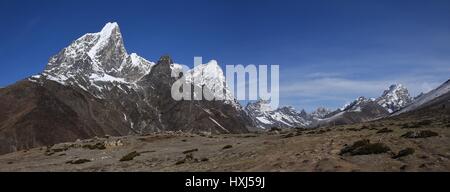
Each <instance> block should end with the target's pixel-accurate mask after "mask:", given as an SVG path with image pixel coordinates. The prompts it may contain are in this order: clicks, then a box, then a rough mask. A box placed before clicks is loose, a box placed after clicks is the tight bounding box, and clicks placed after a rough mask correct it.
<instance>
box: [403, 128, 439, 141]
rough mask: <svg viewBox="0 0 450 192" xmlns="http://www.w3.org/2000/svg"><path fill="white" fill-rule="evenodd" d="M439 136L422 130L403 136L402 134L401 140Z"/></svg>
mask: <svg viewBox="0 0 450 192" xmlns="http://www.w3.org/2000/svg"><path fill="white" fill-rule="evenodd" d="M438 135H439V134H438V133H436V132H433V131H430V130H424V131H418V132H417V131H408V132H406V133H405V134H403V135H402V136H401V137H403V138H410V139H417V138H427V137H436V136H438Z"/></svg>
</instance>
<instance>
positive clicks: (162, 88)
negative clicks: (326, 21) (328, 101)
mask: <svg viewBox="0 0 450 192" xmlns="http://www.w3.org/2000/svg"><path fill="white" fill-rule="evenodd" d="M180 66H181V65H179V64H175V63H174V62H173V61H172V59H171V58H170V57H169V56H163V57H161V59H160V60H159V61H158V62H156V63H154V62H151V61H148V60H146V59H144V58H142V57H140V56H139V55H137V54H135V53H132V54H128V53H127V51H126V49H125V46H124V41H123V39H122V34H121V32H120V28H119V25H118V24H117V23H107V24H106V25H105V26H104V27H103V29H102V30H101V31H100V32H98V33H88V34H86V35H83V36H82V37H80V38H79V39H77V40H75V41H74V42H72V43H71V44H70V45H69V46H68V47H66V48H64V49H63V50H61V51H60V52H59V53H58V54H57V55H55V56H53V57H51V58H50V60H49V62H48V64H47V66H46V68H45V70H44V71H43V72H42V73H41V74H38V75H35V76H32V77H29V78H27V79H24V80H22V81H19V82H17V83H15V84H13V85H10V86H8V87H5V88H2V89H0V114H1V117H0V146H1V147H0V154H2V153H7V152H11V151H16V150H20V149H27V148H30V147H36V146H43V145H52V144H55V143H60V142H66V141H74V140H76V139H85V138H91V137H94V136H104V135H115V136H119V135H127V134H145V133H149V132H160V131H186V132H208V133H245V132H248V129H247V127H248V126H249V125H250V124H249V123H248V122H251V121H250V120H249V117H248V116H247V113H246V112H245V111H244V110H243V109H242V107H241V106H240V105H239V103H238V102H237V101H236V100H234V98H232V96H231V92H230V90H228V87H227V86H226V82H225V80H224V79H225V78H224V75H223V72H222V70H221V68H220V67H219V65H218V64H217V62H216V61H211V62H209V63H207V64H203V65H201V66H198V67H196V68H194V69H191V70H189V71H185V73H184V74H186V75H183V76H180V77H172V73H175V71H177V70H179V69H180ZM193 77H195V79H196V81H195V82H194V83H193V85H192V86H193V87H201V88H204V89H206V90H212V91H210V92H211V93H215V92H216V91H222V92H223V93H225V94H224V95H225V96H226V98H224V100H213V101H206V100H199V101H195V100H194V101H189V100H186V101H185V100H182V101H175V100H174V99H172V97H171V87H172V84H173V83H174V82H175V81H177V80H180V79H181V78H184V80H185V81H190V80H191V79H192V78H193ZM197 80H199V81H198V82H197ZM206 92H208V91H206Z"/></svg>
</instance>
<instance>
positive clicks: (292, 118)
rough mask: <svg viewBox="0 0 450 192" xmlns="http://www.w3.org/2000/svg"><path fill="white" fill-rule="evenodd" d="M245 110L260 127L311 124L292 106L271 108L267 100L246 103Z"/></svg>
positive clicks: (290, 126)
mask: <svg viewBox="0 0 450 192" xmlns="http://www.w3.org/2000/svg"><path fill="white" fill-rule="evenodd" d="M245 111H246V112H247V114H248V115H249V116H250V118H251V119H252V122H253V124H254V125H255V126H256V127H258V128H261V129H268V128H271V127H283V128H294V127H306V126H308V125H309V124H311V122H310V121H309V120H307V119H306V116H305V115H302V113H299V112H298V111H296V110H295V109H294V108H292V107H281V108H278V109H272V108H271V107H270V105H269V102H268V101H264V100H258V101H256V102H254V103H248V104H247V106H246V107H245ZM303 112H304V111H303Z"/></svg>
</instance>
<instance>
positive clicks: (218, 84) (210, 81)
mask: <svg viewBox="0 0 450 192" xmlns="http://www.w3.org/2000/svg"><path fill="white" fill-rule="evenodd" d="M177 68H180V67H177ZM184 78H185V79H186V82H188V83H193V84H195V85H196V86H199V87H202V88H204V89H205V88H206V90H207V91H204V94H211V96H212V97H211V98H215V99H216V100H223V101H224V102H225V103H227V104H232V105H233V106H235V107H236V108H241V106H240V104H239V103H238V102H237V101H236V99H235V98H234V96H233V94H232V92H231V90H230V89H229V88H228V87H227V83H226V79H225V76H224V73H223V70H222V68H221V67H220V66H219V64H218V63H217V61H216V60H211V61H209V62H208V63H206V64H201V65H199V66H196V67H195V68H193V69H191V70H188V71H185V72H184Z"/></svg>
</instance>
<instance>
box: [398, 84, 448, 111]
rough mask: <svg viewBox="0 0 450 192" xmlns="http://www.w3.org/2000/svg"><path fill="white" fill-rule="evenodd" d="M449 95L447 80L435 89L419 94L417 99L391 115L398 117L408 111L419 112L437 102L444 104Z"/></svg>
mask: <svg viewBox="0 0 450 192" xmlns="http://www.w3.org/2000/svg"><path fill="white" fill-rule="evenodd" d="M449 93H450V80H447V81H446V82H444V83H443V84H442V85H440V86H439V87H437V88H436V89H434V90H431V91H430V92H428V93H425V94H421V95H420V96H419V97H417V98H416V99H414V101H413V102H412V103H411V104H409V105H408V106H406V107H405V108H403V109H401V110H400V111H398V112H396V113H394V114H393V115H399V114H402V113H406V112H409V111H414V110H419V109H422V108H425V107H428V106H430V105H434V104H436V103H439V102H445V98H446V97H447V96H448V94H449ZM440 99H443V100H444V101H441V100H440Z"/></svg>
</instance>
